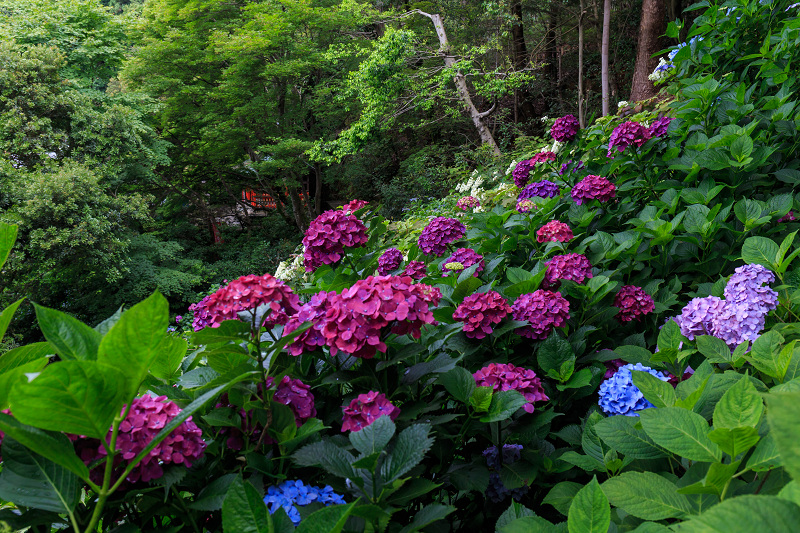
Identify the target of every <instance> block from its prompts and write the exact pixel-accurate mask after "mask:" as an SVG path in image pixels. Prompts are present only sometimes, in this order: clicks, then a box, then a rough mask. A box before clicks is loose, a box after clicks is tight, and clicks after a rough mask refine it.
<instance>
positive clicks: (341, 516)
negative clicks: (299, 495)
mask: <svg viewBox="0 0 800 533" xmlns="http://www.w3.org/2000/svg"><path fill="white" fill-rule="evenodd" d="M357 503H358V500H356V501H354V502H352V503H348V504H346V505H341V504H339V505H330V506H328V507H325V508H324V509H320V510H319V511H314V512H313V513H311V514H310V515H308V516H306V517H305V518H303V520H302V521H301V522H300V525H299V526H297V530H296V532H297V533H339V532H340V531H341V530H342V528H344V525H345V523H346V522H347V517H348V516H350V514H351V513H352V512H353V508H354V507H355V505H356V504H357Z"/></svg>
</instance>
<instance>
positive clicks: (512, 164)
mask: <svg viewBox="0 0 800 533" xmlns="http://www.w3.org/2000/svg"><path fill="white" fill-rule="evenodd" d="M518 164H519V161H517V160H514V161H512V162H511V164H510V165H508V168H507V169H506V176H508V175H509V174H511V173H512V172H513V171H514V169H515V168H517V165H518Z"/></svg>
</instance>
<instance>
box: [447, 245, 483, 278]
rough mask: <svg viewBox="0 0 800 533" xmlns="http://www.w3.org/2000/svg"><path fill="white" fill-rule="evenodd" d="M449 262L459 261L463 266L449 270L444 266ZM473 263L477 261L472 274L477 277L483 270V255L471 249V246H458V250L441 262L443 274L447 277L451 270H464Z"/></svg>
mask: <svg viewBox="0 0 800 533" xmlns="http://www.w3.org/2000/svg"><path fill="white" fill-rule="evenodd" d="M449 263H461V265H462V266H463V268H461V269H457V270H450V269H448V268H446V265H448V264H449ZM475 263H478V269H477V270H475V273H474V274H473V276H475V277H476V278H477V277H478V274H479V273H481V272H483V267H484V265H485V262H484V260H483V256H482V255H481V254H479V253H478V252H476V251H475V250H473V249H472V248H459V249H458V250H456V251H455V252H453V255H451V256H450V257H448V258H447V260H446V261H445V262H444V263H443V264H442V272H444V276H445V277H447V276H449V275H450V273H451V272H462V271H463V270H466V269H467V268H469V267H471V266H472V265H474V264H475Z"/></svg>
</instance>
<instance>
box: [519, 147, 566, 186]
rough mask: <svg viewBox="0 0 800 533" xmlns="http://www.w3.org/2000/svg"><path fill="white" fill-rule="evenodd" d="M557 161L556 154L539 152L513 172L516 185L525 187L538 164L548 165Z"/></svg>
mask: <svg viewBox="0 0 800 533" xmlns="http://www.w3.org/2000/svg"><path fill="white" fill-rule="evenodd" d="M555 160H556V154H554V153H553V152H539V153H538V154H536V155H534V156H533V157H531V158H530V159H527V160H524V161H520V162H519V163H517V166H516V167H515V168H514V170H513V171H512V172H511V176H512V177H513V178H514V185H516V186H517V187H520V188H522V187H524V186H525V184H527V183H528V180H529V179H530V173H531V171H532V170H533V168H534V167H535V166H536V165H537V164H538V163H547V162H550V161H555Z"/></svg>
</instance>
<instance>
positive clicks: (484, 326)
mask: <svg viewBox="0 0 800 533" xmlns="http://www.w3.org/2000/svg"><path fill="white" fill-rule="evenodd" d="M510 312H511V306H510V305H508V300H506V299H505V298H503V297H502V296H501V295H500V293H498V292H496V291H487V292H476V293H475V294H471V295H469V296H467V297H466V298H464V301H463V302H461V303H460V304H459V306H458V307H457V308H456V311H455V313H453V320H457V321H459V322H463V323H464V335H466V336H467V337H469V338H470V339H483V338H485V337H486V336H487V335H491V334H492V328H493V327H494V326H495V325H497V324H499V323H500V322H501V321H502V320H503V319H504V318H505V317H506V315H508V314H509V313H510Z"/></svg>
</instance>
